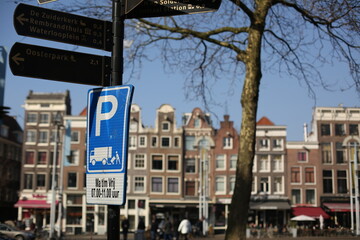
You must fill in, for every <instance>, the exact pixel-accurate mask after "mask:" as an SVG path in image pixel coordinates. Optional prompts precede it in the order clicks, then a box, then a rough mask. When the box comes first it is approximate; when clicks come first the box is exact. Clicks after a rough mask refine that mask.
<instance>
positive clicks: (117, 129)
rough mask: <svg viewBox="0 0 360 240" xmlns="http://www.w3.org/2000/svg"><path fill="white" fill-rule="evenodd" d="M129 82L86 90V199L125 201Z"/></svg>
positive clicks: (103, 201)
mask: <svg viewBox="0 0 360 240" xmlns="http://www.w3.org/2000/svg"><path fill="white" fill-rule="evenodd" d="M133 91H134V87H133V86H132V85H122V86H112V87H104V88H95V89H92V90H90V91H89V93H88V107H87V156H86V201H87V203H90V204H108V205H124V204H125V201H126V195H125V194H126V172H127V150H128V135H129V116H130V107H131V99H132V95H133Z"/></svg>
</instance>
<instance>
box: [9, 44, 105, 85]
mask: <svg viewBox="0 0 360 240" xmlns="http://www.w3.org/2000/svg"><path fill="white" fill-rule="evenodd" d="M9 62H10V69H11V71H12V73H13V74H14V75H17V76H23V77H33V78H42V79H49V80H55V81H63V82H72V83H80V84H87V85H97V86H101V85H106V84H108V83H109V82H110V81H109V79H110V76H111V58H110V57H106V56H98V55H92V54H86V53H78V52H72V51H65V50H60V49H55V48H47V47H40V46H35V45H30V44H23V43H15V44H14V46H13V47H12V48H11V50H10V54H9Z"/></svg>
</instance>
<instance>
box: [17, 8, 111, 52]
mask: <svg viewBox="0 0 360 240" xmlns="http://www.w3.org/2000/svg"><path fill="white" fill-rule="evenodd" d="M14 27H15V30H16V32H17V33H18V34H20V35H23V36H28V37H35V38H41V39H46V40H52V41H57V42H63V43H70V44H75V45H80V46H85V47H91V48H97V49H102V50H106V51H111V50H112V38H111V34H112V33H111V29H112V23H111V22H108V21H102V20H98V19H94V18H88V17H83V16H79V15H74V14H70V13H64V12H59V11H54V10H50V9H46V8H40V7H36V6H31V5H26V4H22V3H20V4H19V5H18V6H17V7H16V9H15V12H14Z"/></svg>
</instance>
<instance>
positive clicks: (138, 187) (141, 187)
mask: <svg viewBox="0 0 360 240" xmlns="http://www.w3.org/2000/svg"><path fill="white" fill-rule="evenodd" d="M134 192H145V177H143V176H135V177H134Z"/></svg>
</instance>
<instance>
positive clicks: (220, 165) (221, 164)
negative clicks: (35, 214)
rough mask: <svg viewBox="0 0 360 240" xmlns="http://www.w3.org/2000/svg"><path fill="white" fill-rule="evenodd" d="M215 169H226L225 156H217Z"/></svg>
mask: <svg viewBox="0 0 360 240" xmlns="http://www.w3.org/2000/svg"><path fill="white" fill-rule="evenodd" d="M215 167H216V170H224V169H225V154H218V155H216V159H215Z"/></svg>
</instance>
